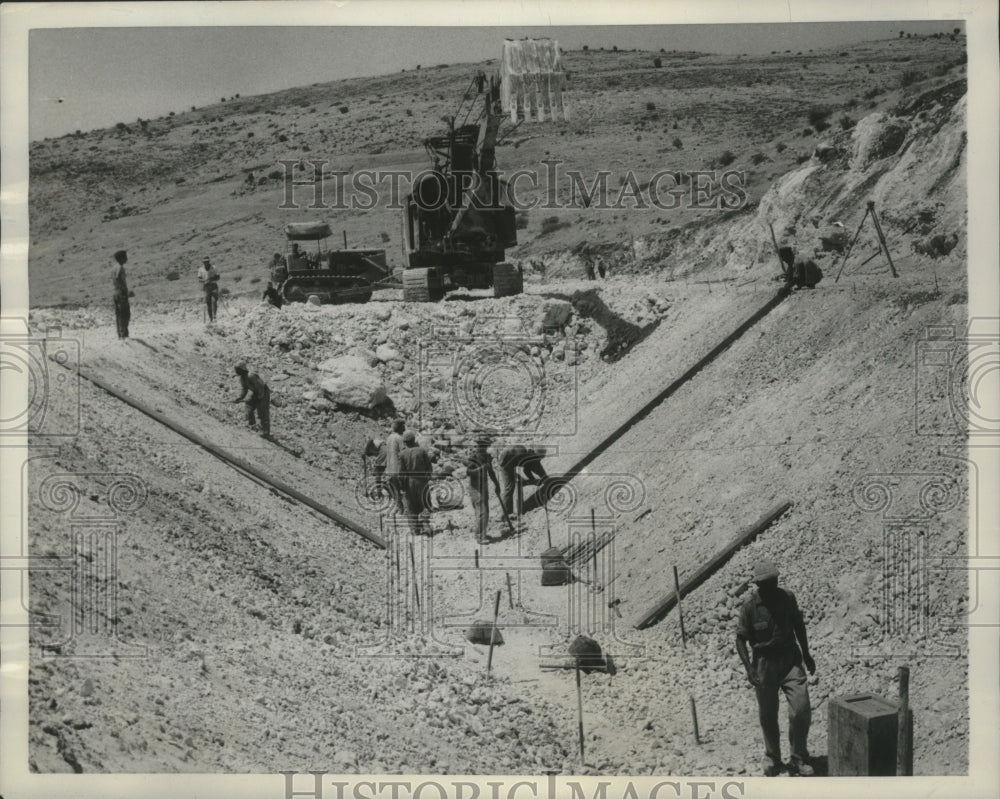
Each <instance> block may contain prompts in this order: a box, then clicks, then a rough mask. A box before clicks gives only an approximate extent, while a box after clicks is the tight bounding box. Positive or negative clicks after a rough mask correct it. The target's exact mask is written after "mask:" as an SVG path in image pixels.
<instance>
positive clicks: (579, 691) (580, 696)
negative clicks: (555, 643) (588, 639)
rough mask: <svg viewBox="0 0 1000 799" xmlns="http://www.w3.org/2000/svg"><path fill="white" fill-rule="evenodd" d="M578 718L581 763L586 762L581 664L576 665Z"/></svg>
mask: <svg viewBox="0 0 1000 799" xmlns="http://www.w3.org/2000/svg"><path fill="white" fill-rule="evenodd" d="M576 718H577V725H578V726H579V728H580V762H583V761H584V760H586V755H585V754H584V751H583V686H582V685H581V684H580V662H579V661H577V663H576Z"/></svg>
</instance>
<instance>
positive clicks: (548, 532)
mask: <svg viewBox="0 0 1000 799" xmlns="http://www.w3.org/2000/svg"><path fill="white" fill-rule="evenodd" d="M542 509H543V510H544V511H545V538H546V539H548V542H549V549H552V530H551V528H550V527H549V506H548V503H544V502H543V503H542Z"/></svg>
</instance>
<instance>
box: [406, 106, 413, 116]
mask: <svg viewBox="0 0 1000 799" xmlns="http://www.w3.org/2000/svg"><path fill="white" fill-rule="evenodd" d="M406 115H407V116H408V117H412V116H413V110H412V109H410V108H407V109H406Z"/></svg>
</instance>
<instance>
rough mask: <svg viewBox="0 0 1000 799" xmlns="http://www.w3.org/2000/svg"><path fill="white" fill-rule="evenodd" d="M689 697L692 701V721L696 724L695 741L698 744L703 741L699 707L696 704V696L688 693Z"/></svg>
mask: <svg viewBox="0 0 1000 799" xmlns="http://www.w3.org/2000/svg"><path fill="white" fill-rule="evenodd" d="M688 699H689V700H690V701H691V723H692V724H694V742H695V743H696V744H700V743H701V736H700V735H699V734H698V709H697V708H696V707H695V706H694V696H693V695H692V694H688Z"/></svg>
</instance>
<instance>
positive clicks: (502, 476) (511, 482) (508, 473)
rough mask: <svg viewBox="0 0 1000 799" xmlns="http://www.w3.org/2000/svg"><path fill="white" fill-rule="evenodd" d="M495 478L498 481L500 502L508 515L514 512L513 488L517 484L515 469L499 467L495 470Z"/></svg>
mask: <svg viewBox="0 0 1000 799" xmlns="http://www.w3.org/2000/svg"><path fill="white" fill-rule="evenodd" d="M497 480H498V482H499V483H500V504H501V505H503V509H504V510H505V511H506V512H507V515H508V516H509V515H510V514H511V513H513V512H514V488H515V487H516V485H517V475H516V472H515V469H514V468H513V467H512V468H510V469H506V468H503V467H501V468H500V469H498V470H497Z"/></svg>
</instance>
